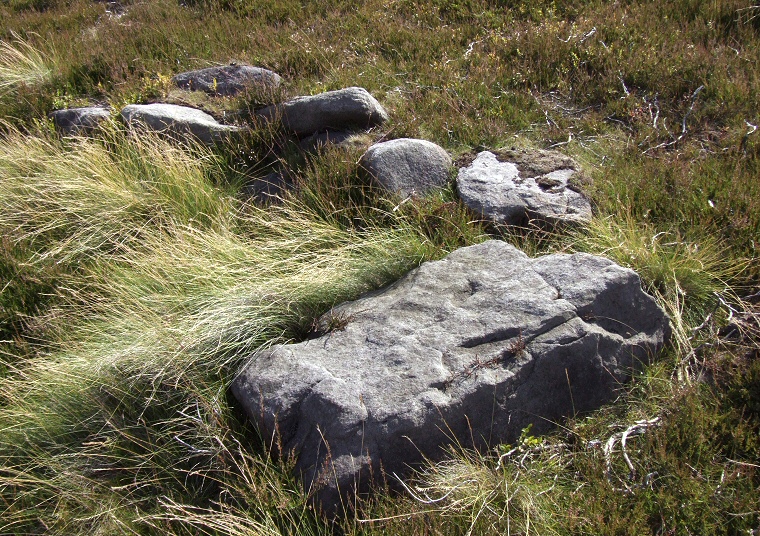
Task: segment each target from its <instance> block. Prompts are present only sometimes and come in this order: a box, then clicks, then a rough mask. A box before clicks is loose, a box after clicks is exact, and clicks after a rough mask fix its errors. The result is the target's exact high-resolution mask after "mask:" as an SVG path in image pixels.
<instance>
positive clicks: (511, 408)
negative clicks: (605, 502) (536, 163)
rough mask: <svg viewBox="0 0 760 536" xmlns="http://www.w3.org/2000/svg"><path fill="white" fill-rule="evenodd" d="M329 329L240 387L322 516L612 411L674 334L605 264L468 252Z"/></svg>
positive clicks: (282, 349)
mask: <svg viewBox="0 0 760 536" xmlns="http://www.w3.org/2000/svg"><path fill="white" fill-rule="evenodd" d="M320 324H321V327H322V330H323V332H324V334H323V335H322V336H321V337H319V338H316V339H312V340H308V341H305V342H302V343H298V344H288V345H281V346H276V347H273V348H271V349H267V350H265V351H262V352H260V353H258V354H256V355H254V356H253V357H252V358H251V360H250V361H249V362H248V363H247V364H246V365H245V367H244V368H243V370H242V371H241V373H240V375H239V376H238V377H237V378H236V380H235V381H234V382H233V385H232V392H233V394H234V396H235V397H236V398H237V399H238V401H239V402H240V403H241V404H242V406H243V407H244V408H245V410H246V412H247V413H248V415H249V416H250V417H251V418H252V419H253V420H254V421H255V422H256V423H258V426H259V428H260V430H261V432H262V434H264V437H265V439H266V441H272V444H276V443H275V441H276V440H277V441H281V444H282V446H283V448H284V451H285V452H291V451H292V452H295V453H296V454H297V456H298V458H297V460H298V461H297V465H296V470H297V471H299V472H300V474H301V475H302V478H303V480H304V485H305V489H307V490H309V491H310V493H311V494H312V497H313V500H315V501H316V502H317V504H320V505H321V506H322V507H323V508H324V509H325V510H326V511H327V512H331V511H335V510H336V509H338V508H340V504H341V501H342V500H345V499H346V498H350V496H351V494H353V493H356V492H357V491H362V490H364V489H366V487H367V485H368V484H369V482H370V481H371V480H373V479H375V478H378V477H379V475H380V474H381V468H382V470H383V471H385V474H386V475H389V476H391V475H393V474H399V475H401V474H403V473H405V472H407V471H408V468H409V464H415V463H418V462H420V461H421V460H422V456H423V455H425V456H427V457H430V458H432V459H435V458H440V457H441V456H442V455H443V449H442V447H444V446H446V445H449V444H452V443H454V442H459V443H461V444H462V445H465V446H472V442H473V441H474V443H475V446H478V447H484V446H487V445H493V444H498V443H500V442H509V441H514V440H515V439H516V438H517V437H518V436H519V435H520V432H521V430H522V429H523V428H525V427H526V426H528V425H529V424H531V423H532V424H533V425H534V430H536V431H539V432H541V431H545V430H547V429H548V428H549V427H550V423H553V422H558V421H560V420H561V419H562V418H563V417H566V416H568V415H573V414H574V413H575V412H576V411H578V412H581V411H587V410H591V409H594V408H597V407H599V406H600V405H601V404H603V403H605V402H607V401H609V400H610V399H611V398H612V397H613V396H614V395H615V390H616V388H618V387H619V385H620V382H622V381H625V380H626V379H627V378H628V377H629V376H630V373H631V371H632V369H633V368H635V367H636V366H637V364H638V363H639V362H641V361H647V360H648V359H650V358H651V357H652V356H653V355H654V354H656V353H657V352H658V351H659V350H660V348H661V347H662V345H663V343H664V341H665V340H666V339H667V338H668V337H669V333H670V328H669V323H668V319H667V317H666V315H665V314H664V313H663V311H662V310H661V309H660V308H659V307H658V306H657V305H656V303H655V302H654V300H653V299H652V298H651V297H650V296H648V295H647V294H645V293H644V292H643V291H642V290H641V285H640V280H639V277H638V276H637V275H636V274H635V273H634V272H632V271H631V270H628V269H625V268H621V267H620V266H618V265H616V264H614V263H613V262H612V261H609V260H607V259H604V258H600V257H595V256H591V255H587V254H575V255H566V254H555V255H547V256H544V257H539V258H535V259H532V258H529V257H528V256H527V255H525V254H524V253H522V252H521V251H519V250H518V249H516V248H514V247H513V246H510V245H508V244H507V243H505V242H501V241H489V242H485V243H482V244H479V245H476V246H471V247H467V248H462V249H459V250H457V251H455V252H453V253H451V254H450V255H449V256H448V257H446V258H445V259H443V260H441V261H437V262H427V263H424V264H423V265H421V266H420V267H419V268H417V269H416V270H413V271H412V272H410V273H409V274H408V275H407V276H406V277H404V278H402V279H401V280H399V281H398V282H396V283H395V284H393V285H391V286H389V287H387V288H385V289H382V290H380V291H377V292H374V293H370V294H368V295H366V296H364V297H362V298H360V299H358V300H356V301H354V302H348V303H344V304H341V305H339V306H337V307H335V308H334V309H333V310H331V311H330V312H328V313H327V314H325V315H324V316H323V317H322V318H321V319H320Z"/></svg>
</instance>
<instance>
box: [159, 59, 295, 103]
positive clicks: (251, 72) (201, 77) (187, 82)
mask: <svg viewBox="0 0 760 536" xmlns="http://www.w3.org/2000/svg"><path fill="white" fill-rule="evenodd" d="M172 81H173V82H174V83H175V84H176V85H177V87H179V88H182V89H189V90H195V91H204V92H206V93H208V94H209V95H221V96H232V95H237V94H238V93H241V92H243V91H245V90H247V89H255V90H264V91H273V90H275V89H276V88H277V87H279V85H280V83H281V82H282V79H281V78H280V75H278V74H277V73H275V72H272V71H270V70H268V69H264V68H261V67H253V66H252V65H238V64H230V65H223V66H220V67H209V68H207V69H199V70H197V71H188V72H185V73H180V74H178V75H175V76H174V77H173V78H172Z"/></svg>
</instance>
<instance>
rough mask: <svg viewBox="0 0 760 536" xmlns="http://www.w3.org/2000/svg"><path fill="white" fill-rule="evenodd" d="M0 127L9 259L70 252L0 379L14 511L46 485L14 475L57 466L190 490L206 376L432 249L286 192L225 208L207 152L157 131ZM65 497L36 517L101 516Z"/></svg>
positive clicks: (211, 457)
mask: <svg viewBox="0 0 760 536" xmlns="http://www.w3.org/2000/svg"><path fill="white" fill-rule="evenodd" d="M8 141H9V143H8V144H6V145H5V149H4V153H3V160H2V161H1V162H2V164H0V170H2V171H1V173H2V182H1V184H2V185H3V187H4V188H5V189H4V190H3V194H4V197H3V199H4V207H3V208H4V210H3V212H2V219H0V227H2V228H3V229H6V230H7V232H9V233H13V235H15V236H16V237H17V239H18V240H19V242H21V243H26V244H29V245H33V246H34V247H35V254H34V255H33V256H31V257H30V258H28V259H25V262H31V263H40V264H45V263H49V262H57V263H67V264H69V265H70V266H71V267H72V271H71V272H70V273H68V274H66V276H65V277H64V278H63V281H62V284H61V286H60V289H61V290H60V296H59V302H58V305H57V306H56V307H55V308H53V309H51V310H50V311H49V313H48V314H47V317H46V321H47V322H49V323H51V324H52V325H53V329H51V328H48V330H49V332H50V333H54V334H55V335H54V337H53V338H52V340H50V341H49V344H51V348H53V351H52V353H48V352H44V353H40V354H38V355H37V356H33V357H30V358H28V359H27V360H26V361H25V362H23V363H20V364H18V365H17V366H16V367H15V370H14V372H13V373H11V374H9V375H8V377H6V378H5V381H4V382H3V384H2V388H1V389H0V396H1V399H2V401H3V403H2V408H0V427H2V429H3V430H4V434H3V438H2V439H0V451H2V453H3V456H4V459H6V460H8V461H9V465H7V466H6V468H7V469H9V470H10V471H9V473H8V474H6V475H5V476H3V478H2V481H1V482H0V488H2V490H4V492H5V493H11V494H13V495H14V496H16V497H21V498H22V499H20V500H19V499H14V501H12V504H13V505H14V506H13V508H11V509H10V512H7V519H9V520H13V522H14V523H20V524H23V523H24V519H26V517H25V516H26V514H24V513H23V512H25V511H26V510H24V508H21V506H23V507H25V508H30V507H33V506H35V504H34V501H35V500H40V501H47V500H52V497H55V496H57V495H59V494H60V493H61V490H60V489H59V488H58V484H56V483H55V482H54V481H50V482H47V484H45V485H40V484H39V483H36V484H31V483H32V482H37V481H38V480H39V479H44V477H43V476H42V475H44V474H57V473H58V472H60V471H61V464H71V467H70V468H69V471H74V473H75V474H78V475H80V476H81V477H82V478H90V477H87V476H86V475H89V474H90V473H91V472H92V471H95V473H94V475H98V477H99V478H101V477H106V480H107V481H110V482H111V485H115V486H116V487H117V488H119V489H124V490H128V491H129V494H128V495H126V496H124V495H123V494H122V493H116V494H115V496H114V499H113V500H114V502H115V503H117V504H118V505H119V507H118V508H119V509H123V510H124V512H125V513H126V512H127V511H129V510H131V509H132V508H134V507H135V506H139V509H140V510H141V511H143V512H144V515H148V512H149V511H150V508H154V507H157V506H158V505H157V503H155V500H156V499H155V498H154V499H151V498H150V494H149V493H147V492H146V491H145V490H147V489H150V490H154V492H155V490H162V489H163V490H164V492H165V493H168V494H169V495H168V496H169V497H171V496H173V495H174V494H176V493H177V492H178V491H181V493H182V494H187V493H189V490H188V488H187V486H188V485H189V484H188V483H187V482H186V481H183V479H190V480H191V481H194V483H193V484H192V485H193V486H195V487H197V488H198V490H196V491H197V492H198V493H199V494H200V495H199V496H198V500H199V501H200V500H201V498H203V497H205V496H206V495H204V493H208V491H204V490H208V489H209V488H215V487H216V486H217V485H218V482H216V480H217V479H218V478H221V477H215V476H214V474H215V473H216V472H218V471H219V470H220V469H219V468H218V467H217V465H218V463H219V459H220V457H224V456H227V455H226V454H221V453H220V452H221V451H220V450H219V449H222V450H224V449H225V448H226V447H225V446H224V443H223V442H222V441H221V439H220V438H219V435H220V434H221V435H225V434H228V433H230V432H229V428H228V426H229V424H225V423H224V421H225V420H227V419H229V418H230V417H229V409H227V408H226V406H224V403H223V401H222V399H223V397H224V395H223V393H224V385H225V384H226V383H227V382H228V381H229V380H230V379H231V377H232V374H234V372H235V371H236V370H237V366H238V364H239V363H240V362H241V360H243V359H245V358H246V357H247V356H249V355H250V354H251V353H252V352H253V351H255V350H256V349H257V348H259V347H261V346H262V345H264V344H272V343H274V342H277V341H286V340H289V339H292V338H294V337H298V336H300V335H302V334H303V333H305V332H306V331H307V330H308V327H309V326H310V325H311V322H312V320H313V318H314V317H315V315H318V314H320V313H321V312H322V311H324V310H325V309H326V308H327V307H329V306H330V305H332V304H334V303H337V302H340V301H344V300H346V299H350V298H352V297H356V296H358V294H359V293H361V292H362V291H365V290H368V289H370V288H374V287H376V286H378V285H381V284H383V283H385V282H387V281H389V280H391V279H393V278H396V277H398V276H399V275H400V274H401V273H403V272H405V271H407V270H408V269H410V268H411V267H413V266H415V265H416V264H418V263H419V262H420V261H422V260H423V259H424V258H426V257H429V256H430V255H432V254H434V252H435V249H434V248H431V246H430V245H428V244H426V243H425V242H424V237H423V236H422V235H420V234H418V233H415V232H413V231H412V230H411V229H410V228H408V227H407V226H404V225H401V226H400V227H398V228H396V229H394V228H388V229H380V228H363V229H362V230H361V231H357V230H352V229H346V228H342V227H340V226H338V225H336V224H335V223H334V222H330V221H326V220H324V219H322V218H320V217H319V216H318V215H316V214H315V213H314V212H313V211H311V210H309V208H308V207H307V206H305V205H303V204H299V203H298V201H297V200H291V201H289V202H288V203H286V204H285V205H283V206H281V207H279V208H273V209H272V210H269V211H265V210H263V209H258V208H255V207H251V206H248V207H240V206H236V205H235V203H234V198H233V197H231V196H229V195H224V194H223V193H222V191H221V190H219V189H218V188H216V187H214V186H213V185H212V184H211V182H210V177H209V174H212V175H213V169H214V165H213V160H211V159H210V157H209V156H206V157H203V155H201V157H200V158H199V157H197V156H193V155H192V154H191V153H189V152H183V150H181V149H177V148H171V147H170V146H169V145H168V144H167V142H163V141H160V140H158V139H152V140H149V141H147V140H145V139H140V140H137V139H130V138H121V139H119V140H112V141H111V145H110V146H106V145H103V144H101V143H100V142H92V141H84V140H80V141H77V142H75V143H74V145H71V146H67V145H66V144H61V143H60V142H56V141H54V140H46V139H42V138H22V137H20V136H19V137H16V138H13V137H10V138H8ZM114 144H118V145H114ZM135 229H138V231H137V232H135ZM125 231H126V232H127V233H128V234H125ZM410 231H412V232H410ZM223 406H224V407H223ZM191 409H192V411H191ZM82 445H85V446H87V448H81V446H82ZM188 451H189V453H188ZM33 452H53V453H56V454H52V455H50V456H46V459H47V460H48V461H47V462H44V463H43V462H42V461H41V459H40V457H37V456H34V455H32V454H31V453H33ZM191 467H193V468H194V469H192V470H191ZM191 473H192V478H191ZM21 475H23V478H22V476H21ZM182 475H184V476H182ZM238 476H240V475H238ZM240 478H242V476H240ZM130 479H131V481H132V483H131V484H126V483H125V482H126V481H128V480H130ZM195 481H198V482H195ZM122 486H125V487H124V488H122ZM170 490H174V491H170ZM132 494H135V495H136V497H132ZM109 495H113V493H110V494H109ZM37 496H42V499H35V497H37ZM6 497H7V498H8V499H9V500H10V496H6ZM23 498H29V500H28V501H27V500H24V499H23ZM77 500H79V499H76V500H75V501H74V503H73V504H72V505H69V506H67V507H62V508H63V511H65V512H66V514H65V516H64V517H65V519H64V520H63V521H55V520H52V519H48V520H47V521H45V522H46V523H47V522H50V523H53V525H55V526H56V527H61V530H62V527H67V529H69V530H72V532H75V531H77V530H84V529H83V528H82V527H84V526H85V525H82V524H81V523H78V522H77V521H76V519H77V518H78V517H79V516H80V514H79V513H77V512H79V511H80V510H82V509H84V510H87V509H92V510H94V512H91V513H90V514H89V515H90V516H91V517H92V518H93V519H98V523H106V521H105V520H106V519H110V518H111V517H112V509H113V508H116V506H114V504H111V503H110V501H105V503H104V505H103V506H102V507H101V506H94V504H91V502H90V501H89V499H88V500H85V504H84V505H80V504H78V503H76V501H77ZM83 500H84V499H83ZM146 500H147V501H148V502H149V503H150V504H151V506H150V507H147V506H144V505H142V502H143V501H146ZM30 501H31V502H30ZM169 502H171V501H169ZM200 504H202V503H200ZM16 505H18V506H16ZM140 505H142V506H140ZM102 508H111V510H105V509H102ZM146 508H147V509H146ZM187 508H189V509H193V508H199V506H197V505H196V506H193V505H187ZM43 510H44V508H41V511H43ZM189 511H190V510H189ZM192 511H195V510H192ZM125 515H126V514H125ZM267 515H268V514H267ZM18 516H20V517H18ZM120 516H121V514H120V515H119V516H117V517H120ZM61 523H64V524H63V525H61ZM65 523H73V525H72V526H68V525H66V524H65ZM257 523H258V522H257ZM74 527H78V528H74Z"/></svg>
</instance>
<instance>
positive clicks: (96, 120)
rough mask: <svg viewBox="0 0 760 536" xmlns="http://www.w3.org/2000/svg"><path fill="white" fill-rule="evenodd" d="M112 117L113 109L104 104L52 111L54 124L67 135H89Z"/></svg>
mask: <svg viewBox="0 0 760 536" xmlns="http://www.w3.org/2000/svg"><path fill="white" fill-rule="evenodd" d="M110 117H111V110H109V109H108V108H104V107H102V106H86V107H84V108H68V109H65V110H55V111H53V112H51V113H50V118H51V119H52V120H53V124H54V125H55V127H56V129H58V131H59V132H61V134H63V135H65V136H88V135H90V134H92V133H93V132H95V130H96V129H97V128H98V126H99V125H100V124H101V123H102V122H103V121H107V120H108V119H110Z"/></svg>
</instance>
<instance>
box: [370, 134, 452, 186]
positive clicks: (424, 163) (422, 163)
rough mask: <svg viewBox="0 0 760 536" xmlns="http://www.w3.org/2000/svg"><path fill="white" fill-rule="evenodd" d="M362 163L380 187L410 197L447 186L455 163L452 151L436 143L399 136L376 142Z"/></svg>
mask: <svg viewBox="0 0 760 536" xmlns="http://www.w3.org/2000/svg"><path fill="white" fill-rule="evenodd" d="M359 165H360V166H361V167H363V168H364V169H365V170H366V171H367V172H368V173H369V174H370V176H371V177H372V178H373V179H374V180H375V181H376V182H377V183H378V184H379V185H380V186H383V187H384V188H386V189H387V190H390V191H392V192H397V193H399V194H401V195H403V196H408V195H411V194H412V193H416V194H425V193H427V192H429V191H431V190H435V189H437V188H442V187H444V186H446V184H447V183H448V182H449V177H450V176H449V172H450V170H451V165H452V162H451V157H450V156H449V154H448V153H447V152H446V151H445V150H444V149H443V148H441V147H439V146H438V145H436V144H435V143H432V142H429V141H426V140H414V139H409V138H400V139H396V140H391V141H385V142H382V143H377V144H375V145H373V146H372V147H370V148H369V149H368V150H367V152H366V153H364V156H362V158H361V160H360V161H359Z"/></svg>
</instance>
